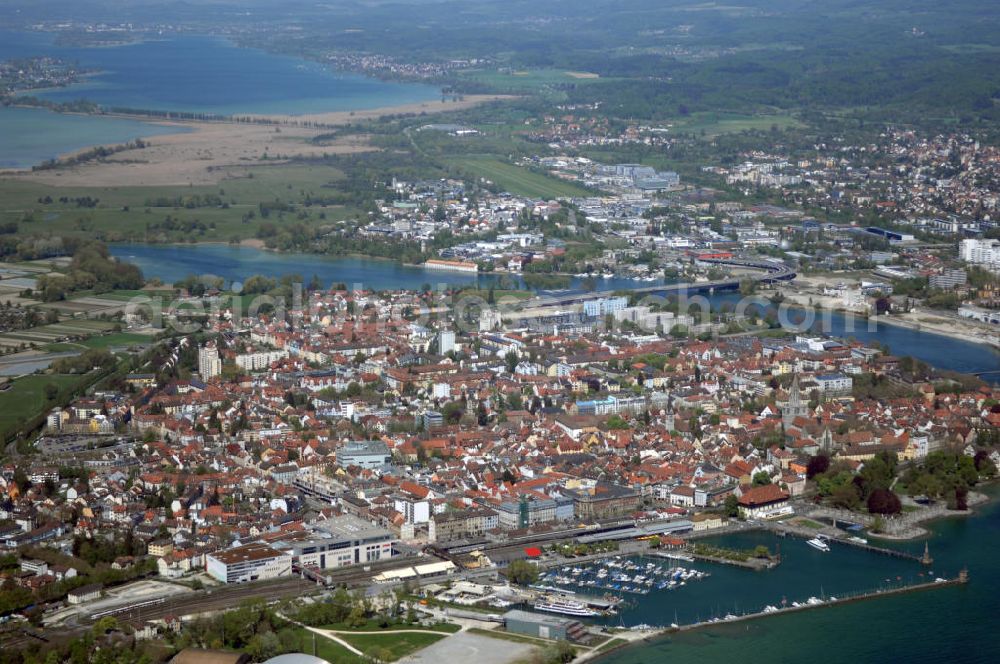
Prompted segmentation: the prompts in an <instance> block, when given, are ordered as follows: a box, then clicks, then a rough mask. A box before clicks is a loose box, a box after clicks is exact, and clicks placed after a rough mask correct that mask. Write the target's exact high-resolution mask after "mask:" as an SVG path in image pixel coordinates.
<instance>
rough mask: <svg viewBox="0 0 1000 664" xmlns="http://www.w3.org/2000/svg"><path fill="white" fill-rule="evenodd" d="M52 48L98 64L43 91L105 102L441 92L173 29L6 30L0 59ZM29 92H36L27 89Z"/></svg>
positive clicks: (371, 100)
mask: <svg viewBox="0 0 1000 664" xmlns="http://www.w3.org/2000/svg"><path fill="white" fill-rule="evenodd" d="M39 55H50V56H55V57H58V58H61V59H63V60H66V61H68V62H75V63H78V64H79V65H80V66H81V67H84V68H86V69H88V70H92V71H95V72H97V73H96V74H94V75H92V76H89V77H87V79H86V80H85V81H83V82H81V83H79V84H76V85H73V86H70V87H67V88H61V89H55V90H48V91H44V92H40V93H34V94H37V96H40V97H43V98H45V99H49V100H52V101H59V102H67V101H75V100H78V99H87V100H89V101H93V102H96V103H98V104H100V105H102V106H105V107H127V108H135V109H157V110H168V111H193V112H199V113H219V114H232V113H282V114H290V115H298V114H303V113H318V112H323V111H352V110H360V109H370V108H380V107H384V106H396V105H400V104H409V103H416V102H423V101H429V100H432V99H439V98H440V96H441V92H440V90H439V89H438V88H435V87H433V86H429V85H420V84H407V83H391V82H386V81H380V80H377V79H373V78H368V77H366V76H361V75H358V74H347V73H338V72H334V71H332V70H330V69H329V68H327V67H324V66H323V65H321V64H319V63H316V62H310V61H308V60H303V59H300V58H295V57H289V56H282V55H273V54H270V53H266V52H264V51H261V50H259V49H253V48H241V47H239V46H236V45H235V44H233V43H232V42H230V41H228V40H226V39H223V38H220V37H209V36H193V35H184V36H170V37H164V38H162V39H157V40H150V41H144V42H139V43H135V44H125V45H121V46H112V47H99V48H83V47H72V46H57V45H56V44H55V42H54V35H50V34H46V33H33V32H11V31H0V59H11V58H24V57H31V56H39ZM26 94H31V93H26Z"/></svg>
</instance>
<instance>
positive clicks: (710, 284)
mask: <svg viewBox="0 0 1000 664" xmlns="http://www.w3.org/2000/svg"><path fill="white" fill-rule="evenodd" d="M701 262H703V263H711V264H714V265H725V266H728V267H736V268H741V269H746V270H754V271H756V272H755V273H753V274H749V275H747V276H745V277H743V278H734V277H730V278H727V279H717V280H713V281H697V282H691V283H682V284H660V285H658V286H639V287H636V288H629V289H627V290H628V291H629V292H631V293H637V294H644V295H664V296H666V295H671V294H677V293H714V292H719V291H729V290H737V289H738V288H739V287H740V283H741V282H743V281H745V280H747V279H749V280H750V281H753V282H755V283H763V284H774V283H780V282H783V281H791V280H792V279H794V278H795V277H796V273H795V271H794V270H793V269H792V268H790V267H788V266H787V265H785V264H784V263H781V262H777V261H771V260H764V259H753V258H740V257H733V258H711V259H701ZM619 292H621V290H617V291H594V292H590V293H566V294H565V295H561V294H553V295H546V296H542V297H536V298H531V299H528V300H524V301H523V302H522V303H521V307H520V308H522V309H531V308H536V307H551V306H562V305H571V304H579V303H581V302H586V301H587V300H596V299H599V298H602V297H612V296H614V295H615V294H616V293H619Z"/></svg>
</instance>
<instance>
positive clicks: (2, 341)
mask: <svg viewBox="0 0 1000 664" xmlns="http://www.w3.org/2000/svg"><path fill="white" fill-rule="evenodd" d="M114 326H115V324H114V323H109V322H107V321H100V320H75V319H71V320H67V321H63V322H60V323H53V324H51V325H40V326H38V327H33V328H29V329H26V330H17V331H14V332H7V333H5V334H0V346H7V347H12V348H18V347H20V346H21V345H22V344H24V345H26V346H36V345H44V344H51V343H57V342H60V341H65V340H67V339H75V338H81V337H91V336H93V335H96V334H100V333H102V332H106V331H108V330H110V329H112V328H113V327H114Z"/></svg>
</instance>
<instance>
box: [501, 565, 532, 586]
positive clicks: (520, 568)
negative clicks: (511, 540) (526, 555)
mask: <svg viewBox="0 0 1000 664" xmlns="http://www.w3.org/2000/svg"><path fill="white" fill-rule="evenodd" d="M507 578H508V579H510V580H511V581H513V582H514V583H517V584H520V585H522V586H527V585H531V584H532V583H534V582H535V581H537V580H538V567H537V566H536V565H534V564H533V563H529V562H528V561H526V560H515V561H513V562H511V564H510V565H509V566H508V567H507Z"/></svg>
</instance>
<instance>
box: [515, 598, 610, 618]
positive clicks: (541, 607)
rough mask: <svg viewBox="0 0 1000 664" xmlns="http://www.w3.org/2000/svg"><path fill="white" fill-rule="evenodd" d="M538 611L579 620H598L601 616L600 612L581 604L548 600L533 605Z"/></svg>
mask: <svg viewBox="0 0 1000 664" xmlns="http://www.w3.org/2000/svg"><path fill="white" fill-rule="evenodd" d="M532 606H533V608H534V609H535V610H536V611H546V612H548V613H559V614H562V615H564V616H575V617H578V618H596V617H597V616H599V615H601V612H600V611H595V610H594V609H591V608H589V607H588V606H587V605H586V604H581V603H580V602H569V601H566V600H558V599H546V600H538V601H536V602H535V603H534V604H533V605H532Z"/></svg>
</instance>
